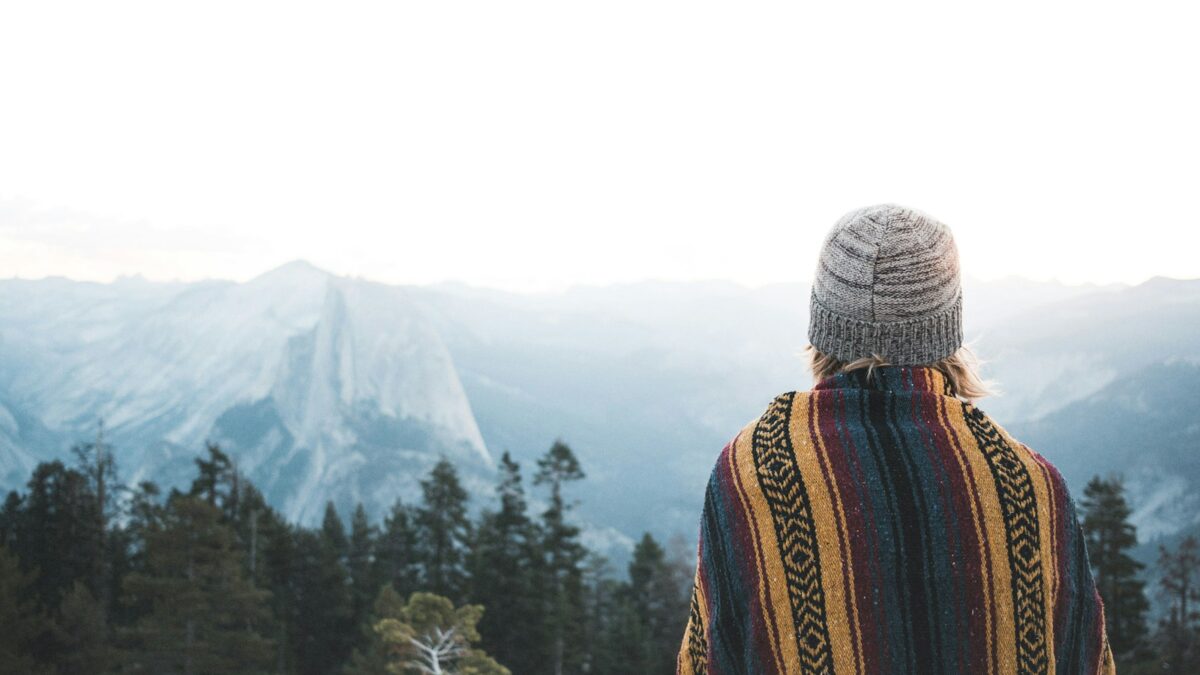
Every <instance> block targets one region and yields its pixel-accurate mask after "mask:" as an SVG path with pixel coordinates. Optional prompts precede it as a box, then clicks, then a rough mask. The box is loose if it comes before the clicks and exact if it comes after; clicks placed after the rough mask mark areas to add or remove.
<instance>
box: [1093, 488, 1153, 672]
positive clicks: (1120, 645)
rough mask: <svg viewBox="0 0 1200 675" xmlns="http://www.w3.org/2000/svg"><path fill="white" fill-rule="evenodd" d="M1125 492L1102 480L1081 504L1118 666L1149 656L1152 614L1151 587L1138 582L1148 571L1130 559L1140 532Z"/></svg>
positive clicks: (1106, 623) (1097, 582)
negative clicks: (1149, 618) (1148, 630)
mask: <svg viewBox="0 0 1200 675" xmlns="http://www.w3.org/2000/svg"><path fill="white" fill-rule="evenodd" d="M1124 491H1125V490H1124V486H1123V485H1122V483H1121V481H1120V479H1118V478H1111V479H1109V480H1104V479H1102V478H1100V477H1099V476H1096V477H1094V478H1092V480H1091V481H1089V482H1088V484H1087V487H1085V488H1084V491H1083V500H1082V501H1081V502H1080V507H1081V510H1082V512H1083V521H1082V526H1083V531H1084V534H1085V537H1086V540H1087V550H1088V558H1089V560H1090V561H1091V564H1092V570H1093V572H1094V575H1095V577H1096V587H1097V589H1098V590H1099V591H1100V597H1101V599H1102V600H1103V602H1104V607H1105V625H1106V629H1107V632H1108V639H1109V643H1110V645H1111V646H1112V650H1113V655H1114V656H1115V657H1116V659H1117V662H1118V665H1122V664H1125V663H1129V662H1132V661H1133V660H1135V659H1136V658H1139V657H1141V656H1143V655H1144V654H1142V652H1144V651H1145V644H1144V639H1145V636H1146V611H1147V609H1149V602H1148V601H1147V599H1146V594H1145V592H1144V590H1143V587H1144V585H1145V584H1144V582H1143V581H1141V580H1140V579H1138V572H1139V571H1140V570H1141V569H1142V568H1143V567H1144V565H1142V563H1140V562H1138V561H1136V560H1134V559H1133V558H1131V557H1130V556H1129V553H1128V551H1130V550H1132V549H1133V548H1134V547H1135V546H1137V531H1136V529H1135V528H1134V526H1133V524H1131V523H1130V522H1129V516H1130V514H1131V513H1132V510H1131V509H1130V508H1129V506H1128V504H1126V502H1125V495H1124Z"/></svg>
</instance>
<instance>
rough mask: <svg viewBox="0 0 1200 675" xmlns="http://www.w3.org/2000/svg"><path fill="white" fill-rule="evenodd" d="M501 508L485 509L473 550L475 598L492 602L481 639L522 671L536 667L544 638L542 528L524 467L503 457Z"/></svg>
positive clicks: (499, 491)
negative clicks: (534, 516) (530, 503)
mask: <svg viewBox="0 0 1200 675" xmlns="http://www.w3.org/2000/svg"><path fill="white" fill-rule="evenodd" d="M496 495H497V497H498V498H499V501H500V509H499V511H495V512H492V511H484V513H483V514H482V515H481V517H480V522H479V526H478V527H477V528H476V535H475V541H474V545H473V546H472V549H471V556H470V564H469V567H470V575H471V581H472V592H471V599H472V602H475V603H478V604H482V605H483V606H485V607H488V608H489V609H488V611H487V612H485V613H484V615H483V618H482V619H481V620H480V623H479V631H480V634H481V635H482V645H483V647H484V649H485V650H487V652H488V653H489V654H493V655H494V656H495V657H496V658H497V659H499V660H500V662H501V663H504V664H506V665H507V666H508V667H510V668H512V669H513V670H514V671H515V672H518V673H532V672H536V671H537V669H538V664H539V661H540V660H541V657H542V653H543V651H544V650H543V646H544V644H545V620H544V617H543V616H542V613H541V604H542V598H541V597H540V595H539V591H540V589H539V588H538V586H537V583H536V582H537V572H538V569H537V567H536V563H537V561H538V560H539V558H540V551H539V549H538V543H539V542H538V538H539V535H538V532H537V528H536V527H535V525H534V523H533V522H532V521H531V520H530V518H529V515H528V512H527V505H526V502H525V489H524V487H523V486H522V485H521V467H520V465H518V464H517V463H516V462H514V461H513V460H512V457H511V456H510V455H509V453H508V452H505V453H504V454H503V456H502V457H501V458H500V481H499V484H498V485H497V486H496Z"/></svg>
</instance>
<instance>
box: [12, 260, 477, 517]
mask: <svg viewBox="0 0 1200 675" xmlns="http://www.w3.org/2000/svg"><path fill="white" fill-rule="evenodd" d="M0 311H3V312H4V316H5V319H6V320H5V321H4V322H3V328H2V329H0V330H2V332H0V340H2V344H3V345H4V347H5V356H4V357H0V459H3V460H4V476H3V479H4V481H5V483H6V485H7V486H10V487H11V486H14V484H16V483H19V481H22V480H24V477H26V476H27V475H28V469H29V468H31V467H32V465H33V463H35V462H36V461H38V460H40V459H44V458H49V457H54V456H58V457H61V456H63V455H64V454H65V450H66V448H67V447H68V446H69V445H70V443H72V442H76V441H78V440H83V439H87V438H89V437H90V436H91V435H92V434H93V433H94V429H95V425H96V423H97V420H99V419H103V420H104V423H105V427H106V433H107V434H108V438H109V440H110V442H111V443H112V444H113V445H114V446H115V447H116V449H117V453H118V461H119V465H120V467H121V469H122V471H123V473H124V474H125V476H124V478H125V479H126V481H128V482H136V481H139V480H146V479H149V480H155V481H157V482H159V483H161V484H163V485H176V484H180V483H182V482H184V481H185V480H186V477H187V476H189V475H190V474H191V473H192V470H193V465H192V463H191V461H190V458H191V457H193V456H196V455H197V454H198V453H199V452H200V451H201V450H202V448H203V443H204V441H205V440H206V439H207V440H213V441H216V442H218V443H220V444H221V446H222V447H223V448H224V449H225V450H227V451H228V452H229V453H230V454H231V456H233V457H234V458H235V459H236V461H237V462H238V466H239V468H240V469H241V470H242V471H243V472H245V473H246V474H247V475H248V476H249V477H250V479H251V480H253V481H254V482H255V483H256V484H258V485H259V486H260V487H261V488H262V489H263V491H264V493H265V494H266V496H267V498H268V499H269V500H270V502H271V503H272V504H274V505H275V506H276V507H278V508H280V509H281V510H282V511H283V512H284V513H285V514H286V515H287V516H288V517H289V518H292V519H296V520H299V521H301V522H305V523H312V522H315V521H317V520H318V519H319V518H320V515H321V512H322V510H323V509H324V505H325V502H326V501H327V500H332V501H333V502H334V503H335V504H336V505H337V506H338V507H339V510H340V511H341V512H342V513H347V512H348V510H349V509H352V508H353V506H354V504H355V503H356V502H358V501H362V502H363V503H364V504H365V505H366V506H367V507H368V509H369V510H370V511H372V512H374V513H376V514H379V513H382V512H383V511H384V510H385V509H386V508H387V507H388V506H390V505H391V503H392V502H393V501H394V500H395V499H396V497H397V496H401V497H405V498H408V499H412V498H415V496H416V495H417V480H418V479H419V478H421V477H423V476H424V475H425V473H427V471H428V469H429V467H431V466H432V464H433V463H434V462H436V461H437V459H438V457H439V456H440V455H445V456H447V457H449V458H450V459H452V460H454V461H455V463H456V464H457V465H458V466H459V468H460V469H461V470H463V472H464V476H463V478H464V481H465V482H467V483H468V485H469V486H470V485H472V484H476V483H477V484H478V485H476V487H478V488H480V489H483V485H484V484H487V483H489V482H490V478H489V477H490V475H491V472H492V459H491V457H490V455H489V454H488V451H487V447H486V445H485V444H484V442H483V438H482V437H481V435H480V433H479V428H478V426H477V425H476V423H475V418H474V416H473V415H472V413H471V406H470V404H469V402H468V401H467V397H466V394H465V393H464V391H463V388H462V384H461V383H460V382H459V379H458V374H457V373H456V371H455V368H454V363H453V361H452V360H451V358H450V354H449V352H448V351H447V350H446V347H445V345H444V344H443V343H442V341H441V339H440V338H439V337H438V334H437V332H436V331H435V330H433V328H432V327H431V324H430V323H429V321H428V320H427V319H426V318H425V316H424V315H423V314H422V312H421V310H420V309H419V308H418V307H417V306H416V305H415V304H414V303H412V302H411V301H410V299H409V298H408V296H407V293H406V291H405V290H404V289H402V288H398V287H391V286H385V285H381V284H375V283H372V282H367V281H361V280H354V279H345V278H339V277H335V276H333V275H330V274H328V273H325V272H323V271H321V270H318V269H316V268H314V267H312V266H310V265H307V264H305V263H299V262H297V263H290V264H288V265H285V266H283V267H281V268H278V269H276V270H274V271H272V272H269V273H267V274H264V275H262V276H260V277H258V278H256V279H253V280H251V281H249V282H247V283H244V284H234V283H226V282H203V283H197V284H149V283H146V282H140V281H136V280H123V281H121V282H117V283H115V284H111V285H100V284H82V283H74V282H65V281H61V280H53V279H52V280H44V281H39V282H22V281H14V282H5V283H4V284H3V285H2V286H0ZM14 356H15V358H14ZM32 411H36V414H33V413H32ZM10 474H11V475H10Z"/></svg>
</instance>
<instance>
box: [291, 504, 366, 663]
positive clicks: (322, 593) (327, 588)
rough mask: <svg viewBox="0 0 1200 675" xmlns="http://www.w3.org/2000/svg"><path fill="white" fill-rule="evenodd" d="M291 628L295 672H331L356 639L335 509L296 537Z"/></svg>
mask: <svg viewBox="0 0 1200 675" xmlns="http://www.w3.org/2000/svg"><path fill="white" fill-rule="evenodd" d="M295 544H296V552H295V565H296V567H295V570H294V583H295V585H296V596H297V597H296V605H295V607H294V614H293V616H292V618H291V621H292V625H293V626H294V627H295V635H294V637H293V641H294V644H295V647H296V668H297V672H299V673H301V674H303V675H309V674H311V675H324V674H325V673H332V672H335V671H336V670H337V669H338V668H339V667H340V666H341V665H342V664H343V663H344V662H345V660H346V659H347V658H348V657H349V656H350V654H351V651H352V650H353V646H354V643H355V642H356V641H357V640H358V634H357V631H356V625H355V622H354V610H353V601H352V598H351V585H350V583H351V582H350V574H349V572H348V571H347V569H346V564H345V559H346V552H347V550H348V547H349V543H348V541H347V539H346V533H345V530H344V529H343V528H342V521H341V518H340V517H339V516H338V515H337V509H336V508H334V506H333V504H328V505H326V509H325V517H324V520H323V521H322V526H321V529H320V530H319V531H317V532H311V531H308V530H300V531H298V532H297V533H296V538H295Z"/></svg>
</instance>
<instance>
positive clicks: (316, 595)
mask: <svg viewBox="0 0 1200 675" xmlns="http://www.w3.org/2000/svg"><path fill="white" fill-rule="evenodd" d="M71 457H72V460H73V461H71V462H68V463H63V462H61V461H54V462H44V463H42V464H40V465H38V466H37V468H36V469H35V470H34V471H33V474H32V476H31V477H30V478H29V481H28V484H27V486H26V489H25V490H24V491H21V492H18V491H15V490H14V491H12V492H10V493H9V494H8V496H7V498H6V500H5V502H4V506H3V510H2V511H0V626H3V627H4V629H3V631H2V632H0V673H31V674H40V673H46V674H50V673H55V674H64V675H65V674H67V673H71V674H76V673H79V674H82V673H88V674H100V673H113V674H115V673H168V672H172V673H197V674H199V673H213V674H216V673H278V674H296V675H328V674H344V675H358V674H362V675H365V674H380V675H382V674H384V673H401V674H408V673H446V674H447V675H449V674H451V673H458V674H460V675H467V674H478V675H488V674H502V673H516V674H520V675H525V674H534V675H537V674H542V673H544V674H547V675H558V674H561V673H585V672H586V673H612V674H623V673H629V674H633V673H639V674H644V673H670V672H673V671H674V661H675V654H676V652H677V650H678V646H679V642H680V639H681V637H682V633H683V628H684V625H685V624H686V621H687V603H688V599H689V592H690V587H691V582H692V573H693V571H694V567H693V566H694V560H688V559H687V556H686V555H681V554H678V553H677V554H674V555H671V554H668V552H667V551H666V550H664V547H663V546H662V545H661V544H660V543H659V542H658V541H656V540H655V539H654V538H653V537H652V536H650V535H649V534H648V533H647V534H646V535H645V536H643V537H642V538H641V540H640V541H639V542H637V544H636V546H635V547H634V550H633V553H632V556H631V560H630V562H629V564H628V569H627V570H625V571H624V572H625V573H624V574H620V575H618V574H616V573H615V572H614V570H613V569H612V565H611V564H610V563H609V562H608V561H607V560H606V559H605V558H604V557H602V556H600V555H598V554H596V553H594V552H591V551H589V550H588V549H587V548H586V547H585V546H584V545H583V544H582V543H581V530H580V528H579V527H578V526H577V525H576V524H574V519H573V518H572V514H571V511H572V509H573V508H574V507H575V506H576V505H577V504H576V502H575V501H574V500H573V499H572V498H571V486H572V483H574V482H576V481H579V480H583V479H584V477H585V474H584V471H583V469H582V468H581V467H580V465H579V462H578V460H577V459H576V457H575V455H574V453H573V452H572V451H571V449H570V447H569V446H568V445H567V444H566V443H564V442H563V441H561V440H556V441H555V442H554V443H553V445H552V446H551V447H550V449H549V450H547V451H546V453H545V454H544V455H543V456H541V457H540V458H539V459H538V460H537V466H536V470H535V472H534V474H533V478H532V484H533V487H534V488H536V489H538V490H540V491H542V492H544V497H545V499H544V500H543V503H545V504H546V505H547V506H546V508H545V509H544V510H543V511H541V512H540V513H532V512H531V507H530V502H529V500H527V493H526V486H525V483H524V480H523V477H522V472H521V467H520V465H519V464H518V463H516V462H514V461H513V460H512V459H511V457H510V455H509V454H508V453H505V454H504V455H503V457H502V458H501V461H500V466H499V471H498V478H497V484H496V486H495V499H494V500H493V501H492V502H489V504H488V505H487V506H484V507H482V508H480V509H478V510H477V514H478V515H477V516H475V517H472V515H471V514H472V509H471V505H470V503H469V502H470V499H469V495H468V493H467V492H466V490H465V489H464V488H463V486H462V485H461V483H460V481H459V477H458V473H457V472H456V469H455V467H454V465H453V464H452V463H451V462H449V461H447V460H446V459H445V458H444V457H443V458H441V459H440V461H438V463H437V464H436V465H435V466H434V467H433V468H432V469H431V470H430V472H429V474H428V475H427V476H426V477H425V478H424V479H423V480H422V481H421V492H422V496H421V499H420V500H419V501H418V502H417V503H412V504H406V503H403V502H402V501H399V500H398V501H397V502H396V503H395V504H394V506H393V507H392V508H391V510H390V513H388V514H387V515H386V517H385V518H384V519H383V521H382V522H371V520H370V519H369V518H368V516H367V514H366V512H365V510H364V509H363V508H362V506H361V505H360V506H359V507H358V508H357V509H356V510H355V511H354V513H353V514H351V516H350V518H349V520H348V522H346V521H344V520H343V517H342V515H341V514H339V513H338V512H337V510H336V509H335V508H334V506H333V505H332V504H329V505H327V507H326V511H325V514H324V519H323V522H322V524H321V526H320V527H319V528H313V529H310V528H305V527H300V526H297V525H295V524H291V523H288V522H286V521H285V520H284V519H283V518H281V517H280V515H279V513H278V512H277V511H276V510H274V509H272V508H271V506H270V505H268V504H267V503H265V501H264V499H263V497H262V495H261V493H260V492H259V490H257V489H256V488H255V486H254V485H253V484H251V483H250V482H248V481H247V480H246V479H245V477H244V476H243V475H242V474H241V473H240V472H239V471H238V470H237V467H236V464H235V463H234V462H233V461H232V460H231V459H230V457H229V456H228V455H227V454H226V453H225V452H223V451H222V450H221V448H220V447H218V446H217V445H214V444H211V443H209V444H206V446H205V448H204V451H203V452H202V454H201V455H200V456H198V457H196V458H195V459H194V462H195V471H194V478H193V480H192V482H191V486H190V488H189V489H188V490H186V491H183V490H180V489H172V490H170V491H169V492H168V493H166V494H164V492H163V490H162V488H160V487H159V486H158V485H156V484H155V483H153V482H148V481H147V482H140V483H139V484H137V485H135V486H127V485H123V484H121V483H120V481H119V478H118V477H119V471H118V466H117V465H116V462H115V460H114V454H113V452H112V449H111V448H110V447H108V446H107V445H106V444H105V443H104V442H103V440H102V438H98V439H97V440H96V441H95V442H91V443H85V444H79V445H76V446H75V447H73V448H72V449H71ZM691 555H692V556H693V557H694V552H692V553H691Z"/></svg>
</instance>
